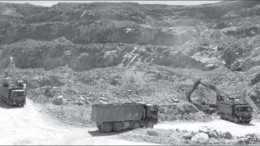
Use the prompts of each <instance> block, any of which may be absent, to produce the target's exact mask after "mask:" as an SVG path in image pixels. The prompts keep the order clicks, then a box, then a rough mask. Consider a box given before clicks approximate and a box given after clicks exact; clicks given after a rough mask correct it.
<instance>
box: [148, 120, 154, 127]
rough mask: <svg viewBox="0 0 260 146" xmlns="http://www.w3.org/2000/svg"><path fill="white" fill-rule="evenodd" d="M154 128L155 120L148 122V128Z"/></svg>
mask: <svg viewBox="0 0 260 146" xmlns="http://www.w3.org/2000/svg"><path fill="white" fill-rule="evenodd" d="M153 126H154V122H153V120H148V121H147V122H146V128H153Z"/></svg>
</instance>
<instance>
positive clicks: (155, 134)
mask: <svg viewBox="0 0 260 146" xmlns="http://www.w3.org/2000/svg"><path fill="white" fill-rule="evenodd" d="M147 134H149V135H151V136H159V135H160V134H159V133H158V132H156V131H151V130H148V131H147Z"/></svg>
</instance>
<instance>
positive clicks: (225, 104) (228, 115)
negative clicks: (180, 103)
mask: <svg viewBox="0 0 260 146" xmlns="http://www.w3.org/2000/svg"><path fill="white" fill-rule="evenodd" d="M199 84H201V85H202V86H204V87H207V88H209V89H211V90H213V91H215V93H216V104H215V105H214V108H216V110H217V112H218V114H219V115H220V117H221V118H222V119H225V120H228V121H232V122H236V123H241V122H242V123H249V122H250V121H251V119H252V107H251V106H250V105H249V104H248V103H247V102H245V101H243V100H240V99H237V98H232V97H230V96H229V95H228V94H226V93H224V92H223V91H220V90H219V89H218V88H217V87H216V86H214V85H212V84H210V83H208V82H204V81H201V79H198V80H197V81H196V82H195V83H194V85H193V88H192V90H191V91H190V92H188V94H187V98H188V101H189V102H192V101H191V98H190V97H191V94H192V92H193V91H194V90H195V89H196V88H197V87H198V86H199ZM209 107H210V106H209ZM211 107H213V106H211Z"/></svg>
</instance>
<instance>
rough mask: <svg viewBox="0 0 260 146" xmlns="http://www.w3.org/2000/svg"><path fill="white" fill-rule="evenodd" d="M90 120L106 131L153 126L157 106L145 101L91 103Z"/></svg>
mask: <svg viewBox="0 0 260 146" xmlns="http://www.w3.org/2000/svg"><path fill="white" fill-rule="evenodd" d="M91 120H92V121H94V122H95V123H96V125H97V128H98V129H99V130H101V131H102V132H106V133H108V132H111V131H115V132H119V131H122V130H124V129H129V128H130V129H137V128H140V127H153V126H154V125H155V124H157V122H158V108H157V106H156V105H151V104H145V103H124V104H95V105H92V112H91Z"/></svg>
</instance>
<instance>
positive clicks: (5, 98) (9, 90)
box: [0, 56, 26, 107]
mask: <svg viewBox="0 0 260 146" xmlns="http://www.w3.org/2000/svg"><path fill="white" fill-rule="evenodd" d="M25 89H26V84H24V82H23V81H22V80H21V79H20V77H19V76H18V75H17V74H16V69H15V64H14V61H13V57H12V56H11V57H10V59H9V65H8V67H7V69H6V71H5V76H4V78H2V80H1V84H0V101H1V102H4V103H6V104H8V105H10V106H14V105H16V106H21V107H22V106H24V105H25V104H26V91H25Z"/></svg>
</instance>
